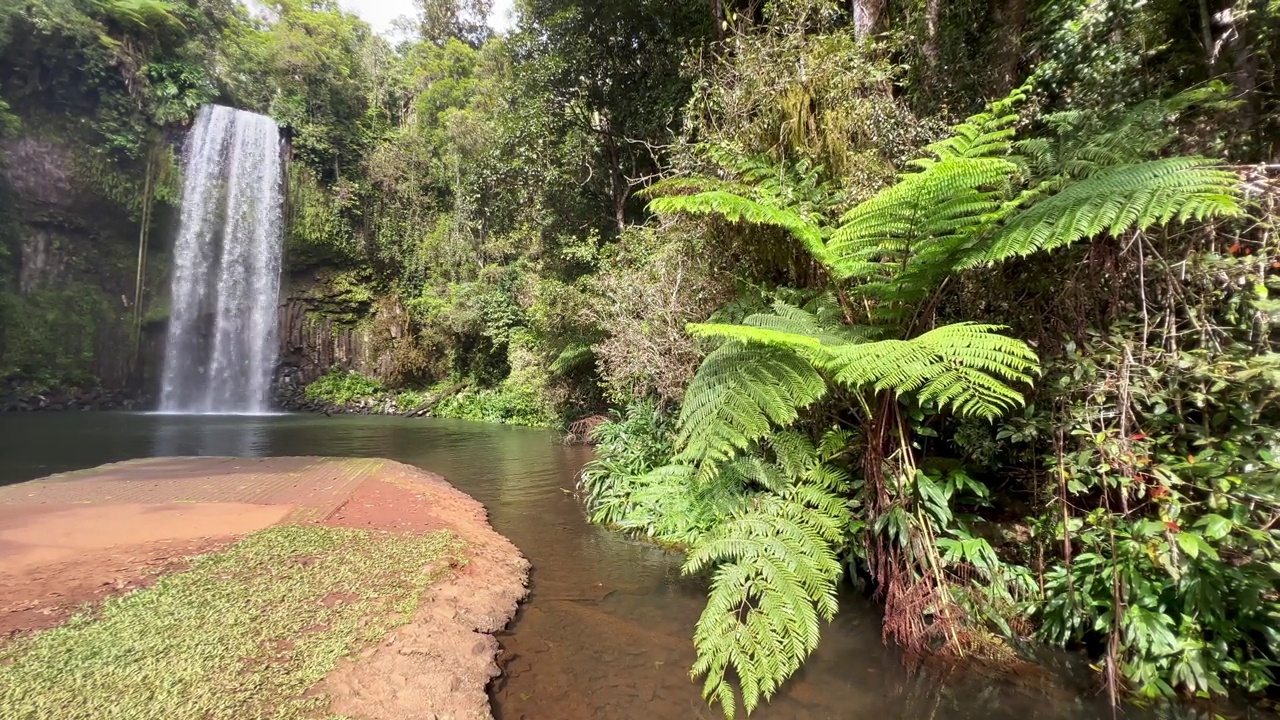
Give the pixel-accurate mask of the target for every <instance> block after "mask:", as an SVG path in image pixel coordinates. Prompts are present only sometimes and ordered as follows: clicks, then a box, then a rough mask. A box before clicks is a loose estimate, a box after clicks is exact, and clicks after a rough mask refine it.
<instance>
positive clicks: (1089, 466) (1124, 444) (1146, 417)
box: [997, 328, 1280, 696]
mask: <svg viewBox="0 0 1280 720" xmlns="http://www.w3.org/2000/svg"><path fill="white" fill-rule="evenodd" d="M1117 330H1123V329H1122V328H1118V329H1117ZM1130 332H1132V330H1130ZM1138 363H1141V364H1140V365H1139V364H1138ZM1276 369H1277V358H1276V356H1275V355H1274V354H1273V353H1261V354H1259V353H1257V352H1256V351H1255V350H1253V349H1251V348H1249V347H1248V346H1247V345H1244V344H1239V343H1232V344H1229V345H1228V346H1226V347H1224V348H1223V349H1222V350H1221V351H1216V352H1208V351H1183V352H1176V353H1170V352H1168V351H1167V350H1160V349H1157V348H1142V347H1138V346H1135V343H1134V340H1133V339H1132V337H1131V336H1126V335H1123V334H1117V335H1113V336H1108V337H1095V338H1092V339H1091V341H1090V344H1089V345H1088V346H1087V347H1085V348H1082V349H1081V351H1080V352H1074V351H1073V352H1071V353H1069V354H1068V355H1067V356H1066V357H1065V358H1063V359H1062V361H1060V362H1059V363H1058V364H1057V365H1056V366H1055V367H1054V368H1053V369H1052V375H1051V382H1052V383H1053V384H1052V386H1051V387H1052V391H1053V393H1054V395H1055V396H1056V397H1057V398H1059V401H1058V402H1057V407H1058V408H1059V410H1056V411H1041V412H1038V413H1035V414H1033V415H1031V416H1030V417H1029V418H1026V419H1025V420H1023V421H1022V422H1020V423H1019V426H1018V427H1019V428H1020V430H1019V431H1018V432H1017V433H1016V434H1015V433H1014V432H1013V431H1012V428H1009V429H1005V430H1002V431H1001V432H1000V433H999V435H998V436H997V437H999V438H1002V439H1003V442H1001V445H1002V446H1004V447H1003V448H1002V449H1004V451H1005V452H1016V451H1019V450H1029V451H1031V452H1033V453H1034V452H1039V453H1040V459H1041V461H1042V462H1043V463H1044V464H1045V466H1046V467H1049V468H1051V470H1052V472H1053V473H1055V474H1057V475H1058V476H1059V477H1060V479H1061V480H1060V481H1061V485H1060V487H1059V488H1058V491H1057V493H1055V494H1060V496H1062V497H1065V498H1066V501H1067V502H1068V503H1069V507H1070V508H1071V511H1070V512H1069V513H1066V514H1063V513H1061V512H1059V511H1057V510H1055V511H1054V512H1053V513H1052V514H1048V513H1047V514H1046V516H1045V518H1044V520H1043V522H1042V524H1041V527H1043V531H1042V532H1044V533H1045V535H1046V537H1044V538H1043V539H1042V540H1041V542H1045V543H1052V544H1063V543H1065V544H1066V545H1067V546H1069V547H1071V548H1072V554H1071V555H1070V557H1069V560H1068V559H1066V558H1064V561H1063V562H1061V563H1059V564H1056V565H1054V566H1053V567H1052V568H1050V569H1049V570H1047V571H1046V572H1045V574H1044V582H1045V589H1044V592H1043V593H1042V594H1040V595H1038V596H1037V597H1036V598H1035V600H1034V601H1032V602H1030V603H1028V605H1029V607H1030V609H1031V611H1032V612H1034V613H1035V616H1036V618H1037V619H1038V620H1039V629H1038V635H1039V636H1040V637H1041V638H1042V639H1044V640H1047V641H1049V642H1052V643H1056V644H1064V645H1065V644H1074V643H1081V642H1096V643H1100V644H1104V645H1108V646H1109V647H1113V648H1114V652H1115V653H1117V655H1118V658H1117V659H1118V662H1119V665H1118V668H1119V670H1120V672H1121V673H1123V677H1124V680H1125V681H1126V682H1127V683H1128V684H1129V686H1130V687H1131V688H1132V689H1133V690H1134V691H1136V692H1138V693H1140V694H1142V695H1147V696H1168V695H1174V694H1183V693H1185V694H1210V695H1219V694H1224V693H1226V692H1228V691H1229V690H1233V689H1240V690H1245V691H1248V692H1257V691H1258V690H1260V689H1262V688H1264V687H1267V686H1269V685H1271V684H1272V683H1273V682H1274V677H1275V670H1276V668H1277V665H1278V664H1280V663H1278V660H1280V634H1277V633H1276V631H1275V627H1276V625H1275V622H1276V618H1277V617H1280V602H1277V599H1276V598H1275V596H1274V592H1273V590H1274V588H1275V585H1276V582H1277V579H1278V578H1280V576H1278V575H1277V570H1276V567H1275V561H1276V558H1277V557H1278V553H1280V534H1277V532H1276V530H1275V529H1274V528H1270V527H1269V525H1270V518H1272V517H1273V515H1274V513H1275V512H1276V511H1277V510H1280V484H1278V483H1277V481H1276V477H1277V470H1278V469H1280V465H1277V461H1276V458H1278V457H1280V454H1278V453H1280V434H1278V433H1277V432H1276V430H1275V429H1274V428H1275V427H1276V425H1275V419H1274V416H1275V414H1276V411H1277V408H1276V406H1275V398H1276V394H1275V392H1276V389H1277V385H1276V383H1277V380H1280V376H1278V375H1277V374H1276ZM1109 407H1119V408H1120V414H1118V415H1110V414H1109V413H1108V412H1107V411H1106V409H1107V408H1109ZM1059 432H1060V433H1062V437H1063V441H1062V444H1060V445H1059V444H1056V443H1055V442H1054V441H1053V440H1052V438H1053V437H1054V436H1055V433H1059ZM1126 508H1127V509H1126Z"/></svg>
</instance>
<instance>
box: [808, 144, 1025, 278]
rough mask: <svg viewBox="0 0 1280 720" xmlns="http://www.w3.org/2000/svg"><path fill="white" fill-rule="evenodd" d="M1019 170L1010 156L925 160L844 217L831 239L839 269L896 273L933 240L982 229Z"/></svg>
mask: <svg viewBox="0 0 1280 720" xmlns="http://www.w3.org/2000/svg"><path fill="white" fill-rule="evenodd" d="M1015 169H1016V167H1015V166H1014V165H1013V163H1011V162H1010V161H1009V160H1007V159H1004V158H964V157H954V158H948V159H945V160H941V161H931V162H929V163H926V164H924V169H923V170H921V171H920V172H917V173H912V174H909V175H906V176H904V177H903V178H902V180H901V181H900V182H899V183H897V184H896V185H893V186H892V187H889V188H886V189H885V190H883V191H881V192H879V193H877V194H876V195H875V196H873V197H871V198H870V199H868V200H866V201H864V202H862V203H860V204H858V205H857V206H856V207H854V208H853V209H852V210H851V211H849V212H848V213H847V214H846V215H845V216H844V218H843V220H842V222H843V224H842V225H841V227H840V228H839V229H837V230H836V231H835V232H834V233H833V234H832V236H831V239H830V240H829V241H828V243H827V249H828V253H829V256H830V258H831V263H832V268H833V270H834V272H835V274H836V275H838V276H839V277H842V278H867V277H874V276H877V275H883V274H885V273H888V274H890V275H892V274H894V273H896V272H898V271H899V270H900V269H901V268H902V267H903V266H904V265H906V264H907V263H908V262H909V261H911V260H912V256H913V254H915V253H919V252H924V251H928V250H929V248H928V247H927V244H928V243H933V244H935V245H936V244H939V243H944V244H945V243H948V241H959V240H961V239H963V238H965V237H967V236H969V235H970V234H972V233H974V232H976V231H977V229H978V228H980V227H982V226H983V225H985V224H987V223H989V222H990V221H991V216H992V215H993V213H995V212H996V211H997V210H999V209H1000V207H1001V204H1000V202H999V197H998V195H997V194H996V192H994V190H995V189H996V188H1000V187H1002V186H1004V185H1006V184H1007V183H1008V178H1009V176H1010V174H1011V173H1012V172H1013V171H1014V170H1015ZM922 245H925V246H924V247H922Z"/></svg>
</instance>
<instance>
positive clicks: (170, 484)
mask: <svg viewBox="0 0 1280 720" xmlns="http://www.w3.org/2000/svg"><path fill="white" fill-rule="evenodd" d="M282 522H284V523H314V522H321V523H324V524H328V525H333V526H338V527H350V528H362V529H370V530H378V531H385V532H395V533H421V532H430V531H434V530H440V529H448V530H450V531H452V532H453V533H455V534H456V535H458V536H459V537H461V538H462V539H463V540H464V541H466V542H467V544H468V549H467V551H466V555H467V557H468V562H467V564H466V566H465V567H463V568H460V569H458V570H456V571H455V572H454V573H453V574H452V575H451V576H449V577H447V578H446V579H444V580H441V581H440V582H438V583H436V584H434V585H432V586H431V588H430V589H429V590H428V595H427V597H426V598H425V599H424V601H423V603H422V605H421V607H420V609H419V611H418V612H417V614H416V615H415V616H414V617H413V618H412V619H411V620H410V622H409V623H408V624H407V625H405V626H403V627H401V628H400V629H398V630H396V631H395V632H393V633H392V635H391V636H390V637H388V638H387V639H386V640H385V641H384V642H383V643H381V644H380V645H378V646H375V647H371V648H367V649H365V650H364V651H362V652H361V653H359V657H358V658H355V659H353V661H349V662H344V663H342V664H341V666H340V667H339V668H338V669H337V670H335V671H334V672H333V673H331V674H330V676H329V677H328V678H326V679H325V680H324V681H323V682H322V683H321V684H320V685H319V686H317V687H316V688H313V690H312V692H314V693H325V694H327V695H328V696H329V697H330V698H331V699H332V708H331V709H332V711H333V712H335V713H338V714H341V715H344V716H348V717H353V718H369V719H371V720H380V719H382V718H387V719H388V720H390V719H395V720H400V719H401V718H408V717H426V718H431V717H438V718H451V719H454V720H471V719H472V718H489V717H491V716H490V712H489V703H488V697H487V695H486V692H485V690H486V686H487V685H488V683H489V681H490V680H491V679H492V678H494V677H497V676H498V675H499V674H500V671H499V669H498V666H497V663H496V660H497V655H498V649H499V648H498V643H497V640H495V639H494V637H493V635H492V633H495V632H497V631H499V630H501V629H502V628H503V627H504V626H506V624H507V623H508V622H509V621H510V620H511V618H512V617H514V615H515V612H516V608H517V605H518V603H519V602H520V600H522V599H523V598H524V596H525V594H526V592H527V591H526V581H527V578H528V572H529V564H528V562H527V561H526V560H525V559H524V557H523V556H522V555H521V554H520V552H519V550H517V549H516V548H515V546H514V545H512V544H511V543H510V541H508V540H507V539H506V538H504V537H502V536H500V535H498V534H497V533H496V532H494V531H493V529H492V528H490V527H489V524H488V521H487V514H486V512H485V509H484V507H483V506H482V505H481V504H480V503H478V502H476V501H475V500H474V499H472V498H471V497H469V496H468V495H466V494H464V493H462V492H460V491H458V490H457V489H455V488H454V487H453V486H451V485H449V483H447V482H445V480H444V479H443V478H441V477H440V476H438V475H433V474H430V473H427V472H424V471H421V470H418V469H416V468H413V467H410V466H407V465H402V464H399V463H394V462H390V461H370V460H335V459H326V458H269V459H257V460H243V459H236V458H166V459H163V460H142V461H132V462H128V463H117V464H114V465H108V466H103V467H102V468H96V469H94V470H88V471H81V472H77V473H71V474H67V475H63V476H54V477H51V478H46V479H43V480H37V481H33V482H30V483H23V484H20V485H14V486H9V487H4V488H0V642H2V641H3V640H4V639H6V638H9V637H12V636H14V635H15V634H22V633H27V632H33V631H38V630H43V629H47V628H50V627H53V626H56V625H58V624H59V623H61V622H63V621H64V620H66V619H67V618H68V617H69V616H70V615H72V614H73V613H75V612H76V611H77V610H78V609H80V608H82V607H84V606H85V604H86V603H97V602H100V601H101V600H102V599H104V598H106V597H109V596H111V595H117V594H123V593H126V592H130V591H132V590H135V589H137V588H140V587H145V586H146V585H148V584H150V583H151V582H153V581H154V580H155V579H156V578H157V577H159V576H161V575H163V574H165V573H170V572H175V571H178V570H181V569H183V568H184V567H186V566H187V565H188V564H189V561H190V559H191V558H192V557H194V556H197V555H201V554H205V553H209V552H216V551H218V550H220V549H222V548H225V547H226V546H228V545H229V544H231V543H233V542H234V541H235V540H237V539H238V538H239V537H241V536H243V535H244V534H247V533H250V532H253V531H255V530H259V529H262V528H265V527H268V526H270V525H274V524H277V523H282ZM341 594H342V588H334V594H333V597H334V598H340V597H341Z"/></svg>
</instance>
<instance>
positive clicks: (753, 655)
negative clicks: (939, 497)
mask: <svg viewBox="0 0 1280 720" xmlns="http://www.w3.org/2000/svg"><path fill="white" fill-rule="evenodd" d="M845 440H846V438H844V437H842V436H840V435H839V434H836V435H832V436H828V437H827V438H824V440H823V442H822V443H821V445H820V446H818V447H815V446H814V445H813V444H812V443H810V442H809V441H808V440H807V439H806V438H804V437H803V436H801V435H798V434H793V433H779V434H777V435H775V436H773V437H772V438H771V439H770V440H769V442H768V445H767V447H768V449H769V450H770V451H772V453H773V454H774V461H773V462H765V461H763V460H761V459H759V458H751V459H750V460H748V461H746V462H745V463H735V464H731V465H729V466H726V467H725V468H723V469H722V470H721V472H722V473H730V474H734V475H738V476H740V477H741V478H743V479H744V480H749V481H753V482H754V483H755V484H757V485H758V486H759V487H761V488H763V489H764V490H765V491H766V492H762V493H758V494H756V495H755V496H754V497H753V498H752V499H751V502H750V503H748V504H745V505H743V506H741V507H740V508H739V509H738V510H736V511H735V512H733V513H731V514H729V515H728V516H727V517H726V518H725V519H724V520H723V521H722V522H720V523H719V524H717V525H716V526H715V528H714V529H712V530H711V531H710V532H708V533H706V534H705V535H704V536H703V537H701V538H700V539H699V540H698V542H697V543H696V545H695V546H694V547H693V549H692V551H691V552H690V553H689V559H688V561H687V562H686V564H685V568H684V569H685V572H687V573H697V572H701V571H703V570H705V569H711V568H713V569H714V571H713V573H712V581H711V590H710V593H709V595H708V598H707V607H706V609H705V610H703V612H702V617H701V618H700V619H699V620H698V626H697V629H696V630H695V632H694V636H693V642H694V646H695V647H696V648H697V650H698V661H697V662H696V663H695V664H694V666H693V670H692V673H693V674H694V675H695V676H701V675H705V676H706V682H705V684H704V685H703V695H704V696H705V697H706V698H707V699H708V700H715V701H717V702H719V703H720V705H721V707H722V708H723V709H724V711H725V714H726V715H727V716H728V717H730V718H732V717H733V715H734V708H735V707H736V705H737V703H736V700H735V698H734V689H733V686H732V685H731V684H730V682H729V678H728V675H729V672H728V671H729V668H730V667H732V669H733V672H734V675H735V676H736V677H737V680H738V684H739V687H740V688H741V691H742V700H743V705H744V706H745V707H746V710H747V712H748V713H750V712H751V711H753V710H755V708H756V706H757V705H758V704H759V702H760V700H761V699H765V700H768V699H769V698H770V697H772V696H773V695H774V693H776V692H777V691H778V689H779V688H780V687H781V686H782V683H783V682H784V681H785V680H786V679H787V678H789V677H791V675H792V674H794V673H795V671H796V670H798V669H799V668H800V665H801V664H802V663H803V662H804V660H805V659H806V658H807V657H808V656H809V654H810V653H811V652H813V650H814V649H815V648H816V647H817V646H818V639H819V637H820V632H821V627H820V621H823V620H825V621H828V622H829V621H831V620H832V619H834V618H835V614H836V610H837V603H836V581H837V580H838V579H839V577H840V573H841V565H840V562H839V561H838V556H837V553H838V551H839V550H840V549H841V548H842V546H843V545H844V542H845V539H846V534H847V531H848V529H849V523H848V519H849V515H848V508H847V507H846V505H845V501H844V498H843V497H842V494H843V493H844V492H845V490H846V489H847V485H848V478H846V477H845V476H844V474H843V473H842V472H841V471H839V470H837V469H835V468H833V467H832V466H831V465H829V464H828V463H829V461H830V460H832V459H833V457H834V453H838V452H840V451H842V450H843V447H842V446H843V444H844V441H845ZM744 466H745V467H744Z"/></svg>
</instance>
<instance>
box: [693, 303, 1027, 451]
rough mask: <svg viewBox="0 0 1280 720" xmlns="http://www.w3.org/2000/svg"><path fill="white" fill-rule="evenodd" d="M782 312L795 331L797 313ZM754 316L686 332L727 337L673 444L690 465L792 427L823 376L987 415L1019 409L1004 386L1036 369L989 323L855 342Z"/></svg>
mask: <svg viewBox="0 0 1280 720" xmlns="http://www.w3.org/2000/svg"><path fill="white" fill-rule="evenodd" d="M788 312H789V313H790V315H791V319H790V320H789V322H790V323H791V326H792V327H796V325H797V324H798V323H799V321H798V320H796V319H795V318H796V316H797V315H799V314H800V312H801V311H797V310H795V309H789V310H788ZM753 319H754V321H755V324H754V325H725V324H710V323H708V324H700V325H691V326H689V332H691V333H692V334H693V335H695V336H696V337H704V338H715V339H719V340H723V341H727V342H725V344H724V345H722V346H721V347H720V348H719V349H717V350H716V351H715V352H713V353H712V354H711V355H710V356H708V358H707V360H706V362H704V364H703V365H702V367H701V368H699V370H698V373H697V375H695V376H694V379H693V382H692V383H690V385H689V389H688V390H687V391H686V393H685V406H684V411H683V412H682V413H681V415H680V420H679V430H680V433H679V439H680V442H681V443H682V444H684V445H686V451H685V456H686V457H688V458H690V459H691V460H692V461H694V462H708V461H710V462H718V461H723V460H725V459H727V458H729V457H731V456H732V455H733V454H734V452H735V451H736V450H741V449H744V448H746V447H747V446H748V445H749V444H750V443H751V442H753V441H755V440H758V439H760V438H763V437H765V436H767V435H769V434H770V433H771V432H773V430H774V429H775V428H776V427H786V426H788V425H790V424H791V423H793V422H794V421H795V420H796V418H797V417H798V413H799V410H800V409H801V408H803V407H805V406H807V405H809V404H811V403H813V402H814V401H816V400H818V399H819V398H821V397H822V395H823V394H825V381H824V380H823V376H824V375H825V376H826V377H827V378H829V379H830V380H831V381H833V382H835V383H837V384H838V385H841V386H843V387H845V388H847V389H850V390H854V391H860V392H865V391H870V392H881V391H885V392H889V393H892V394H893V395H895V396H901V395H906V394H910V395H912V396H913V397H916V398H917V399H918V400H920V401H922V402H932V403H935V404H936V405H938V406H939V407H940V408H950V409H952V410H954V411H955V412H956V413H957V414H960V415H964V416H970V417H994V416H996V415H999V414H1001V413H1003V412H1006V411H1008V410H1010V409H1012V408H1014V407H1017V406H1018V405H1019V404H1021V402H1022V395H1021V394H1020V393H1019V392H1018V391H1017V390H1016V389H1014V387H1011V386H1016V385H1021V384H1026V383H1029V382H1030V381H1031V376H1032V374H1033V373H1034V372H1035V369H1036V367H1037V366H1036V356H1035V354H1034V353H1033V352H1032V351H1031V349H1030V348H1029V347H1027V345H1026V344H1025V343H1023V342H1021V341H1018V340H1014V339H1012V338H1009V337H1005V336H1003V335H1000V334H999V333H998V331H999V329H1000V328H999V327H998V326H993V325H981V324H976V323H957V324H954V325H946V326H943V327H940V328H937V329H935V330H931V331H929V332H927V333H924V334H922V335H920V336H918V337H915V338H912V339H909V340H893V339H890V340H880V341H873V342H860V341H849V340H843V339H842V338H840V336H839V335H837V334H836V333H835V332H834V331H831V332H823V331H819V330H814V331H813V332H809V333H798V332H788V331H785V330H780V329H775V328H774V327H770V325H771V323H768V322H765V321H764V320H763V319H762V318H761V317H760V316H756V317H755V318H753ZM780 319H786V318H785V316H784V317H783V318H780ZM800 327H803V325H802V324H801V325H800ZM762 360H763V362H761V361H762ZM755 363H761V364H759V365H756V364H755Z"/></svg>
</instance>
